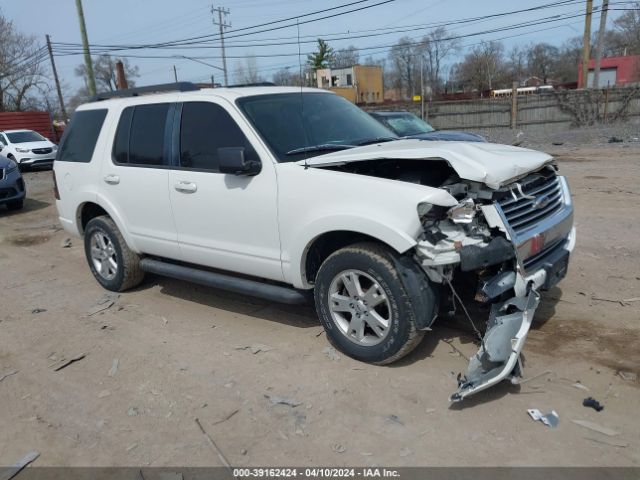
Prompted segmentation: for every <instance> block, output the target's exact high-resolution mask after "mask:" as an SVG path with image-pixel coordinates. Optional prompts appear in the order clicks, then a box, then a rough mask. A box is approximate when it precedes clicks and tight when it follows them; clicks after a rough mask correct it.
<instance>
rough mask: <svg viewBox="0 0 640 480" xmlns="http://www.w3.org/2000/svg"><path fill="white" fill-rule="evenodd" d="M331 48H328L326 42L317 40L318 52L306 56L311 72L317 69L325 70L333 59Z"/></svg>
mask: <svg viewBox="0 0 640 480" xmlns="http://www.w3.org/2000/svg"><path fill="white" fill-rule="evenodd" d="M334 55H335V53H334V51H333V48H331V47H330V46H329V44H328V43H327V42H325V41H324V40H322V39H321V38H319V39H318V50H317V51H316V52H314V53H312V54H310V55H307V64H308V65H309V67H311V68H312V69H313V70H318V69H319V68H327V67H328V66H329V65H330V64H331V63H332V62H333V58H334Z"/></svg>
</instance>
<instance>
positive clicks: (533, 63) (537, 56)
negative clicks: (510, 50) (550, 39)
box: [527, 43, 559, 85]
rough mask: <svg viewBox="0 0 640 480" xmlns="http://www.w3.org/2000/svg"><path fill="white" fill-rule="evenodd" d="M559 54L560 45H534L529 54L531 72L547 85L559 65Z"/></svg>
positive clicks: (528, 62) (528, 61)
mask: <svg viewBox="0 0 640 480" xmlns="http://www.w3.org/2000/svg"><path fill="white" fill-rule="evenodd" d="M558 54H559V50H558V47H554V46H553V45H549V44H548V43H538V44H536V45H532V46H531V47H530V48H529V52H528V54H527V66H528V68H529V74H530V75H535V76H537V77H538V78H540V79H541V80H542V83H543V84H545V85H546V84H547V82H548V81H549V79H550V77H551V76H552V74H553V71H554V69H555V67H556V65H557V60H558Z"/></svg>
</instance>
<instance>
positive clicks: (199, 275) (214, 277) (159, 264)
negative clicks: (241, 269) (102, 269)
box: [140, 258, 307, 305]
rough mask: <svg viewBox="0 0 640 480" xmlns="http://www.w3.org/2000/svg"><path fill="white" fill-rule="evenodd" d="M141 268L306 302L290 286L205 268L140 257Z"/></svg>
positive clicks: (282, 300) (271, 297)
mask: <svg viewBox="0 0 640 480" xmlns="http://www.w3.org/2000/svg"><path fill="white" fill-rule="evenodd" d="M140 267H142V270H144V271H145V272H149V273H155V274H158V275H163V276H165V277H172V278H177V279H179V280H186V281H188V282H193V283H197V284H200V285H205V286H207V287H214V288H219V289H220V290H227V291H229V292H235V293H241V294H243V295H251V296H252V297H257V298H263V299H265V300H272V301H274V302H279V303H288V304H292V305H293V304H301V303H305V302H306V301H307V297H306V295H305V294H304V293H303V292H301V291H299V290H295V289H293V288H288V287H282V286H279V285H271V284H269V283H262V282H258V281H255V280H249V279H246V278H240V277H235V276H232V275H225V274H223V273H216V272H210V271H208V270H200V269H198V268H193V267H185V266H182V265H176V264H175V263H169V262H163V261H160V260H155V259H153V258H143V259H142V260H140Z"/></svg>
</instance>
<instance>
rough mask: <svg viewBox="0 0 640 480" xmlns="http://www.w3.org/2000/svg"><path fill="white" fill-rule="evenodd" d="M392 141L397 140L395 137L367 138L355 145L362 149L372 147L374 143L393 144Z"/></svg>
mask: <svg viewBox="0 0 640 480" xmlns="http://www.w3.org/2000/svg"><path fill="white" fill-rule="evenodd" d="M394 140H399V138H397V137H376V138H368V139H366V140H362V141H361V142H358V143H357V144H356V145H358V146H359V147H362V146H364V145H372V144H374V143H383V142H393V141H394Z"/></svg>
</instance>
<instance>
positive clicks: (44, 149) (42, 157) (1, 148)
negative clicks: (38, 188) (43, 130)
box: [0, 130, 58, 169]
mask: <svg viewBox="0 0 640 480" xmlns="http://www.w3.org/2000/svg"><path fill="white" fill-rule="evenodd" d="M57 151H58V146H57V145H56V144H55V143H53V142H52V141H50V140H49V139H47V138H45V137H43V136H42V135H40V134H39V133H38V132H34V131H33V130H3V131H0V152H2V155H4V156H5V157H7V158H10V159H11V160H14V161H15V162H16V163H17V164H18V166H19V167H20V169H24V168H25V167H36V166H37V167H46V166H49V167H50V166H51V165H53V160H54V159H55V158H56V152H57Z"/></svg>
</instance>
